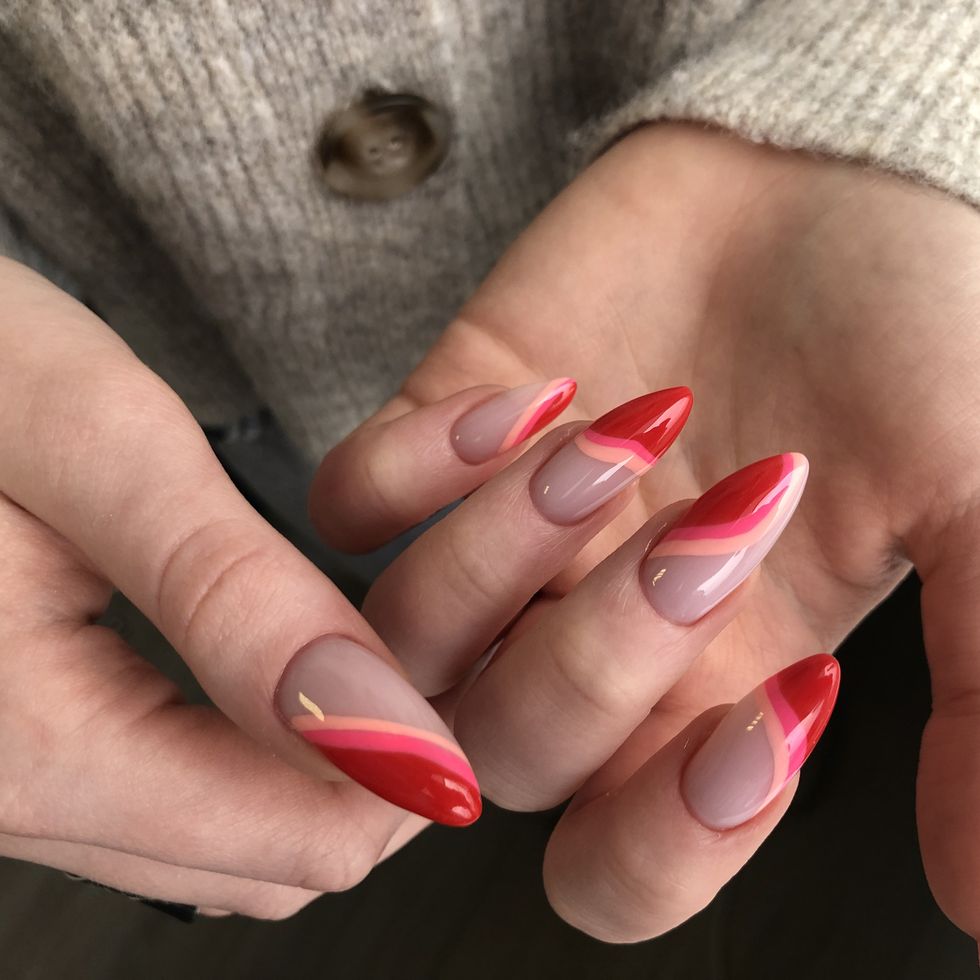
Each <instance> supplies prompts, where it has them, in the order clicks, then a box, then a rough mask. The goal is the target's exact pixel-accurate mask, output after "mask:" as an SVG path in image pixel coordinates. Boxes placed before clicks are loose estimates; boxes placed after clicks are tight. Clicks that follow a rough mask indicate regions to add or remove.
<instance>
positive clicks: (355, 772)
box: [317, 746, 483, 827]
mask: <svg viewBox="0 0 980 980" xmlns="http://www.w3.org/2000/svg"><path fill="white" fill-rule="evenodd" d="M317 747H318V748H319V749H320V751H321V752H323V754H324V755H325V756H326V757H327V758H328V759H329V760H330V761H331V762H332V763H333V764H334V765H335V766H336V767H337V768H338V769H340V770H341V771H342V772H344V773H346V774H347V775H348V776H350V777H351V779H353V780H355V781H356V782H358V783H360V784H361V785H362V786H364V787H365V788H366V789H369V790H371V792H372V793H375V794H376V795H378V796H380V797H381V798H382V799H385V800H387V801H388V802H389V803H394V804H395V806H400V807H402V809H405V810H411V811H412V813H418V814H419V815H420V816H423V817H426V818H427V819H429V820H433V821H435V822H436V823H441V824H445V825H446V826H449V827H466V826H468V825H469V824H471V823H473V822H474V821H475V820H476V819H477V818H478V817H479V816H480V814H481V812H482V811H483V803H482V800H481V799H480V791H479V789H478V788H477V786H476V784H475V783H470V782H467V781H465V780H463V779H461V778H460V775H459V774H458V773H456V772H453V771H451V770H450V769H447V768H444V767H442V766H440V765H439V764H438V763H436V762H433V761H432V760H430V759H423V758H421V757H420V756H417V755H412V754H411V753H405V752H372V751H367V750H364V749H354V748H338V747H337V746H331V747H330V748H329V749H327V748H326V747H324V746H317Z"/></svg>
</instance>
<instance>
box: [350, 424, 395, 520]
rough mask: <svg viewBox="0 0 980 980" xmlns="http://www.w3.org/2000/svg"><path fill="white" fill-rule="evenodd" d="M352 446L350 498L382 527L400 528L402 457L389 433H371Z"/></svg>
mask: <svg viewBox="0 0 980 980" xmlns="http://www.w3.org/2000/svg"><path fill="white" fill-rule="evenodd" d="M370 435H371V438H370V440H368V439H366V438H362V439H358V440H357V441H356V442H355V443H354V444H353V445H352V446H351V453H350V455H349V457H348V462H349V463H350V464H351V469H350V473H351V477H352V478H351V482H350V484H349V486H350V491H351V496H352V497H353V498H355V499H356V500H358V501H359V504H358V507H359V509H361V508H366V509H367V510H368V511H369V512H370V514H371V515H372V518H373V519H374V520H376V521H378V522H379V523H380V524H381V525H382V526H385V525H390V524H400V523H401V519H402V514H403V513H404V512H405V505H404V496H405V492H404V486H405V484H404V479H403V478H402V477H400V476H399V469H400V467H399V464H398V461H399V460H400V459H401V453H400V451H399V447H398V446H397V445H395V444H393V443H392V441H391V440H390V438H389V437H388V433H387V432H385V431H383V430H382V431H380V432H376V433H371V434H370Z"/></svg>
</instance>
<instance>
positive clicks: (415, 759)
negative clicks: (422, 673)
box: [275, 636, 481, 827]
mask: <svg viewBox="0 0 980 980" xmlns="http://www.w3.org/2000/svg"><path fill="white" fill-rule="evenodd" d="M275 704H276V708H277V710H278V712H279V714H280V715H281V716H282V717H283V718H284V719H285V721H286V722H287V724H288V725H289V726H290V727H291V728H292V729H293V730H294V731H295V732H297V733H298V734H299V735H300V736H302V737H303V738H304V739H305V740H306V741H307V742H309V743H310V744H311V745H312V746H313V747H314V748H315V749H316V750H317V751H319V752H321V753H322V754H323V755H324V756H325V757H326V758H327V759H328V760H329V761H330V762H332V763H333V764H334V766H336V767H337V768H338V769H339V770H341V772H344V773H346V774H347V775H348V776H350V778H351V779H353V780H354V781H355V782H358V783H360V784H361V785H362V786H365V787H367V789H369V790H371V791H372V792H373V793H376V794H377V795H378V796H380V797H382V798H383V799H385V800H388V801H389V802H390V803H394V804H395V805H396V806H400V807H403V808H404V809H406V810H411V811H412V812H413V813H418V814H421V815H422V816H423V817H427V818H428V819H430V820H434V821H436V822H437V823H442V824H448V825H450V826H457V827H462V826H465V825H467V824H470V823H473V821H474V820H476V819H477V817H479V815H480V811H481V801H480V789H479V786H478V785H477V781H476V776H474V774H473V770H472V769H471V768H470V764H469V762H468V761H467V760H466V756H464V755H463V751H462V749H460V747H459V745H458V744H457V742H456V740H455V739H454V738H453V736H452V734H451V733H450V731H449V729H448V728H447V727H446V726H445V724H444V723H443V721H442V719H441V718H440V717H439V715H438V714H436V712H435V710H434V709H433V708H432V706H431V705H430V704H429V703H428V701H426V700H425V698H423V697H422V695H421V694H419V693H418V691H416V690H415V688H413V687H412V686H411V684H409V682H408V681H407V680H405V679H404V678H403V677H402V676H401V675H400V674H399V673H397V672H396V671H395V670H393V669H392V668H391V667H390V666H388V664H386V663H385V662H384V661H383V660H382V659H381V658H380V657H378V656H376V655H375V654H373V653H372V652H371V651H370V650H367V649H365V648H364V647H362V646H360V645H358V644H356V643H354V642H353V641H352V640H348V639H346V638H345V637H341V636H325V637H321V638H320V639H317V640H314V641H313V642H312V643H309V644H307V646H305V647H304V648H303V649H302V650H300V651H299V652H298V653H297V654H296V655H295V656H294V657H293V659H292V660H291V661H290V662H289V664H288V665H287V667H286V669H285V671H283V675H282V677H281V679H280V681H279V685H278V687H277V688H276V694H275Z"/></svg>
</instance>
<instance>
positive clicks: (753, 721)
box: [681, 653, 840, 830]
mask: <svg viewBox="0 0 980 980" xmlns="http://www.w3.org/2000/svg"><path fill="white" fill-rule="evenodd" d="M839 685H840V668H839V666H838V664H837V661H836V660H835V659H834V658H833V657H831V656H829V655H828V654H825V653H820V654H817V655H816V656H813V657H807V658H806V659H805V660H800V661H798V662H797V663H795V664H792V665H791V666H789V667H787V668H786V669H785V670H781V671H780V672H779V673H778V674H775V675H773V676H772V677H770V678H769V679H768V680H767V681H764V682H763V683H762V684H760V685H759V686H758V687H757V688H756V689H755V690H754V691H752V692H751V693H750V694H748V695H747V696H746V697H744V698H743V699H742V700H741V701H739V702H738V704H736V705H734V707H732V709H731V710H730V711H729V712H728V714H727V715H725V717H724V718H722V720H721V722H720V723H719V725H718V727H717V728H716V729H715V730H714V731H713V732H712V733H711V735H709V736H708V739H707V741H706V742H705V743H704V745H702V746H701V748H700V749H698V751H697V752H696V753H695V755H694V757H693V758H692V759H691V761H690V762H689V763H688V764H687V768H686V769H685V770H684V774H683V775H682V777H681V794H682V796H683V797H684V800H685V801H686V803H687V806H688V809H689V810H690V811H691V813H692V814H693V815H694V816H695V817H696V818H697V819H698V820H699V821H700V822H701V823H703V824H704V825H705V826H706V827H710V828H712V829H713V830H729V829H730V828H732V827H737V826H738V825H739V824H743V823H745V822H746V821H747V820H751V819H752V817H754V816H755V815H756V814H757V813H758V812H759V811H760V810H762V809H763V808H764V807H765V806H766V805H767V804H768V803H770V802H771V801H772V800H773V799H775V797H776V796H778V795H779V793H780V792H781V791H782V789H783V787H784V786H785V785H786V783H787V782H788V781H789V780H790V779H791V778H792V776H793V775H794V774H795V773H796V772H797V770H799V768H800V766H802V765H803V763H804V762H805V761H806V758H807V756H808V755H809V754H810V753H811V752H812V751H813V747H814V746H815V745H816V744H817V739H819V738H820V736H821V734H823V730H824V728H825V727H826V726H827V721H828V719H829V718H830V712H831V711H832V710H833V707H834V701H835V700H836V698H837V689H838V687H839Z"/></svg>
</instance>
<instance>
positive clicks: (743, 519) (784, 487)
mask: <svg viewBox="0 0 980 980" xmlns="http://www.w3.org/2000/svg"><path fill="white" fill-rule="evenodd" d="M808 470H809V465H808V464H807V461H806V457H805V456H801V455H800V454H799V453H782V454H781V455H779V456H770V457H769V458H768V459H760V460H759V461H758V462H756V463H752V464H751V465H750V466H746V467H745V468H744V469H741V470H738V471H737V472H735V473H732V474H731V475H730V476H726V477H725V479H724V480H722V481H721V482H720V483H716V484H715V485H714V486H713V487H712V488H711V489H710V490H709V491H708V492H707V493H705V494H704V495H703V496H701V497H699V498H698V499H697V500H696V501H695V502H694V503H693V504H692V505H691V509H690V510H689V511H688V512H687V513H686V514H685V515H684V516H683V517H682V518H681V519H680V521H679V522H678V523H677V524H675V525H674V526H673V527H672V528H671V529H670V531H668V532H667V534H665V535H664V536H663V538H661V539H660V541H658V542H657V544H656V546H655V547H654V548H653V549H652V550H651V552H650V554H649V555H648V556H647V558H646V560H645V561H644V562H643V566H642V568H641V570H640V581H641V582H642V584H643V591H644V592H645V593H646V596H647V599H649V600H650V605H652V606H653V608H654V609H656V610H657V612H658V613H660V615H661V616H663V617H664V618H665V619H669V620H671V621H672V622H674V623H680V624H682V625H688V624H690V623H693V622H695V621H696V620H698V619H700V618H701V617H702V616H703V615H704V614H705V613H706V612H707V611H708V610H709V609H711V608H712V607H713V606H716V605H717V604H718V603H719V602H721V600H722V599H724V598H725V596H726V595H728V593H729V592H731V591H732V590H733V589H734V588H735V587H736V586H737V585H738V584H739V583H740V582H742V581H744V580H745V578H746V577H747V576H748V574H749V573H750V572H751V571H752V569H753V568H755V567H756V565H758V564H759V562H760V561H762V559H763V558H765V556H766V553H767V552H768V551H769V549H770V548H772V546H773V545H774V544H775V543H776V540H777V539H778V538H779V535H780V534H782V532H783V528H785V527H786V524H787V522H788V521H789V519H790V518H791V517H792V516H793V511H795V510H796V505H797V504H798V503H799V502H800V495H801V494H802V493H803V486H804V484H805V483H806V476H807V472H808Z"/></svg>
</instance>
